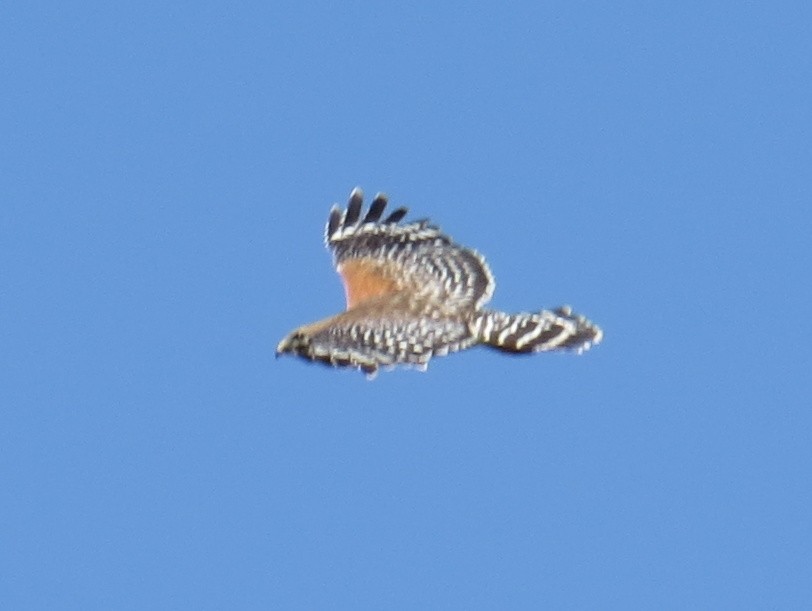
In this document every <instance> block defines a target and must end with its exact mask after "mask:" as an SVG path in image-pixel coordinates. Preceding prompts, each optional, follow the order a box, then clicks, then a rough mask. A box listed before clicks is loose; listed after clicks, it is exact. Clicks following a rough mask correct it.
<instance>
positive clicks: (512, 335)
mask: <svg viewBox="0 0 812 611" xmlns="http://www.w3.org/2000/svg"><path fill="white" fill-rule="evenodd" d="M471 331H472V332H473V333H474V335H475V336H476V337H477V338H478V339H479V341H480V342H481V343H482V344H484V345H486V346H488V347H490V348H496V349H497V350H501V351H503V352H512V353H518V354H524V353H530V352H546V351H548V350H574V351H576V352H577V353H579V354H580V353H581V352H584V351H585V350H589V348H590V347H591V346H593V345H595V344H598V343H600V341H601V339H602V338H603V331H601V329H600V327H598V326H597V325H595V324H593V323H591V322H590V321H588V320H587V319H586V318H584V317H583V316H579V315H577V314H573V313H572V310H571V309H570V308H568V307H562V308H556V309H555V310H542V311H541V312H536V313H533V314H530V313H522V314H506V313H504V312H489V311H484V312H482V313H480V314H479V315H478V316H477V317H476V318H475V319H474V320H473V323H472V324H471Z"/></svg>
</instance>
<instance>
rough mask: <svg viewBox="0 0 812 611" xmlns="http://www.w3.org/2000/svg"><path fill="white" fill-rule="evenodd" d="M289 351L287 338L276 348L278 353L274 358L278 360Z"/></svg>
mask: <svg viewBox="0 0 812 611" xmlns="http://www.w3.org/2000/svg"><path fill="white" fill-rule="evenodd" d="M287 349H288V340H287V338H285V339H283V340H282V341H281V342H279V345H278V346H277V347H276V353H275V354H274V356H275V357H276V358H279V356H280V355H282V354H284V353H285V352H286V351H287Z"/></svg>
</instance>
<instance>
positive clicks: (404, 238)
mask: <svg viewBox="0 0 812 611" xmlns="http://www.w3.org/2000/svg"><path fill="white" fill-rule="evenodd" d="M362 204H363V194H362V192H361V190H360V189H357V188H356V189H354V190H353V192H352V193H351V194H350V199H349V202H348V204H347V208H346V210H344V211H343V212H342V210H341V209H340V208H339V207H338V206H334V207H333V209H332V210H331V211H330V217H329V219H328V221H327V227H326V232H325V242H326V244H327V247H328V248H329V249H330V250H331V251H332V253H333V260H334V263H335V266H336V269H337V270H338V272H339V274H340V275H341V278H342V281H343V282H344V288H345V293H346V298H347V310H346V311H345V312H342V313H341V314H338V315H336V316H333V317H331V318H328V319H325V320H322V321H319V322H315V323H312V324H310V325H305V326H303V327H300V328H299V329H296V330H295V331H293V332H292V333H290V334H289V335H288V336H287V337H285V339H283V340H282V341H281V342H280V343H279V346H277V355H279V354H283V353H290V354H294V355H297V356H300V357H302V358H305V359H308V360H313V361H320V362H323V363H327V364H330V365H334V366H342V367H343V366H349V367H357V368H359V369H361V370H362V371H364V372H365V373H367V374H368V375H374V374H375V373H376V372H377V370H378V368H379V367H381V366H394V365H399V364H405V365H415V366H418V367H422V368H425V367H426V365H427V364H428V361H429V359H430V358H431V357H432V356H439V355H443V354H447V353H449V352H455V351H457V350H461V349H464V348H468V347H470V346H473V345H475V344H483V345H486V346H489V347H492V348H496V349H498V350H502V351H505V352H512V353H531V352H542V351H547V350H561V349H569V350H574V351H577V352H583V351H584V350H586V349H588V348H589V347H590V346H592V345H594V344H597V343H598V342H600V341H601V338H602V332H601V330H600V329H599V328H598V327H597V326H596V325H594V324H592V323H591V322H589V321H588V320H587V319H586V318H584V317H583V316H577V315H573V314H572V311H571V310H570V309H569V308H558V309H556V310H542V311H540V312H536V313H532V314H531V313H522V314H513V315H511V314H505V313H503V312H494V311H489V310H484V309H483V308H482V306H483V305H484V304H485V303H487V302H488V300H489V299H490V298H491V295H492V293H493V289H494V281H493V276H492V275H491V272H490V269H489V268H488V266H487V264H486V263H485V260H484V259H483V258H482V256H481V255H479V254H478V253H477V252H476V251H474V250H471V249H468V248H465V247H463V246H460V245H459V244H456V243H455V242H454V241H453V240H452V239H451V238H450V237H449V236H448V235H446V234H444V233H442V232H441V231H440V229H439V228H438V227H436V226H434V225H431V224H429V222H428V221H425V220H424V221H417V222H413V223H410V224H403V225H401V224H399V222H400V220H401V219H402V218H403V217H404V216H405V215H406V212H407V211H406V208H398V209H396V210H395V211H394V212H392V213H391V214H390V215H389V216H388V217H386V218H385V219H384V220H383V221H382V220H381V217H382V214H383V211H384V209H385V208H386V204H387V199H386V196H385V195H383V194H378V195H377V196H376V197H375V199H374V200H373V202H372V205H371V206H370V208H369V211H368V212H367V214H366V216H364V217H362V216H361V212H362Z"/></svg>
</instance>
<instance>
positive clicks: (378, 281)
mask: <svg viewBox="0 0 812 611" xmlns="http://www.w3.org/2000/svg"><path fill="white" fill-rule="evenodd" d="M338 273H339V274H341V279H342V280H343V281H344V292H345V293H346V295H347V309H348V310H349V309H350V308H352V307H354V306H356V305H358V304H359V303H361V302H362V301H366V300H367V299H370V298H372V297H380V296H381V295H386V294H389V293H394V292H396V291H397V290H398V285H397V283H396V282H395V280H394V279H393V278H392V277H391V275H390V274H387V273H386V270H384V269H383V268H382V267H381V265H380V264H379V263H372V262H370V261H364V260H362V259H361V260H353V261H346V262H344V263H342V264H340V265H339V266H338Z"/></svg>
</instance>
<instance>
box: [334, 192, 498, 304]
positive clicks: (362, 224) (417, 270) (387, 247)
mask: <svg viewBox="0 0 812 611" xmlns="http://www.w3.org/2000/svg"><path fill="white" fill-rule="evenodd" d="M386 205H387V198H386V196H385V195H383V194H378V195H377V196H375V198H374V199H373V201H372V204H371V205H370V207H369V210H368V211H367V213H366V214H365V215H363V216H362V214H361V213H362V207H363V193H362V192H361V190H360V189H357V188H356V189H354V190H353V191H352V193H351V194H350V199H349V202H348V204H347V208H346V209H345V210H342V209H340V208H339V207H338V206H334V207H333V209H332V210H331V211H330V217H329V220H328V222H327V227H326V231H325V241H326V243H327V246H328V248H329V249H330V250H331V251H332V253H333V258H334V262H335V265H336V269H337V270H338V272H339V273H340V274H341V277H342V279H343V281H344V286H345V289H346V293H347V308H348V309H349V308H352V307H353V306H355V305H357V304H359V303H362V302H363V301H365V300H367V299H371V298H375V297H379V296H382V295H386V294H392V293H398V292H408V293H409V294H411V295H417V296H422V297H423V298H426V299H429V298H430V299H434V300H435V301H436V302H438V303H443V304H444V305H445V306H447V307H449V308H454V309H469V308H474V309H475V308H479V307H480V306H481V305H482V304H484V303H486V302H487V301H488V300H489V299H490V297H491V294H492V293H493V288H494V281H493V276H492V275H491V272H490V269H488V266H487V264H486V263H485V260H484V259H483V258H482V256H480V255H479V254H478V253H477V252H475V251H473V250H470V249H468V248H465V247H463V246H460V245H459V244H456V243H455V242H454V241H453V240H452V239H451V238H450V237H449V236H448V235H446V234H444V233H443V232H442V231H440V229H439V228H438V227H436V226H434V225H431V224H429V222H428V221H426V220H422V221H417V222H413V223H409V224H400V221H401V220H402V219H403V217H404V216H406V213H407V209H406V208H397V209H396V210H394V211H393V212H391V213H390V214H389V215H388V216H386V217H384V216H383V212H384V209H385V208H386Z"/></svg>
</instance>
